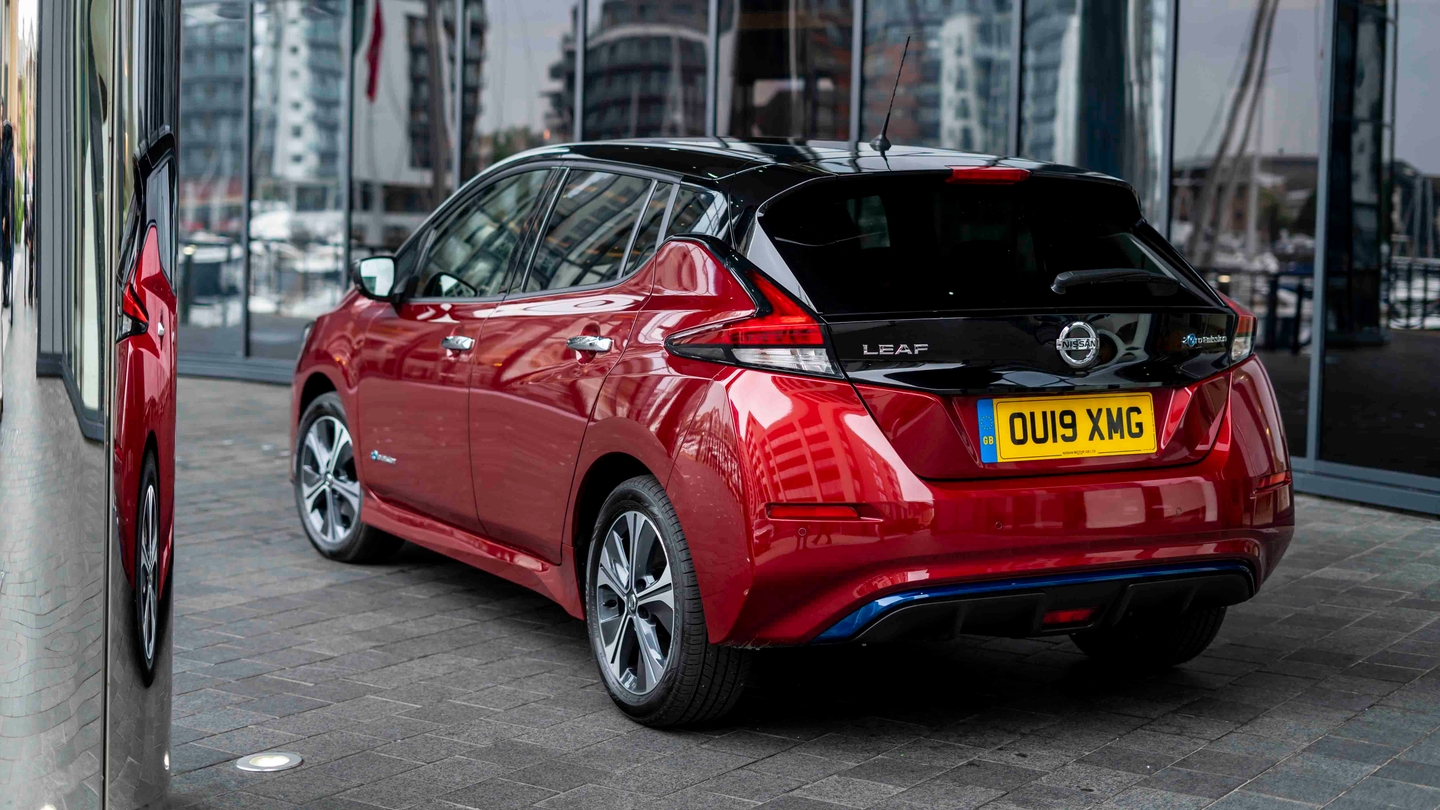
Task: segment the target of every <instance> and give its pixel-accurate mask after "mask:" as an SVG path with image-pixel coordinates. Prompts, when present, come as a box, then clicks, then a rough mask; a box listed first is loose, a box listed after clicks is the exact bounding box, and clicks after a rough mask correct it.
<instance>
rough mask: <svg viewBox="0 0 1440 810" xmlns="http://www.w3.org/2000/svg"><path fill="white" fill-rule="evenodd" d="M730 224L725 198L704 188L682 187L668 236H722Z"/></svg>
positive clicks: (666, 233)
mask: <svg viewBox="0 0 1440 810" xmlns="http://www.w3.org/2000/svg"><path fill="white" fill-rule="evenodd" d="M728 223H729V210H728V207H727V206H726V205H725V198H724V197H721V196H720V195H719V194H716V193H715V192H713V191H706V190H705V189H703V188H692V187H690V186H681V187H680V193H679V194H677V195H676V196H675V210H674V211H673V212H672V213H671V214H670V225H669V226H668V227H667V228H665V235H666V236H674V235H675V234H677V233H699V234H706V235H709V236H720V235H721V234H723V233H724V232H725V226H726V225H727V224H728Z"/></svg>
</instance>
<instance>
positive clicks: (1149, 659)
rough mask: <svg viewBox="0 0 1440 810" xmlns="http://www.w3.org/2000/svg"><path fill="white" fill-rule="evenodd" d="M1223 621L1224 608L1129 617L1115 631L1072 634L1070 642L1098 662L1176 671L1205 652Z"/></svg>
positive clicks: (1193, 608)
mask: <svg viewBox="0 0 1440 810" xmlns="http://www.w3.org/2000/svg"><path fill="white" fill-rule="evenodd" d="M1224 621H1225V608H1224V607H1223V606H1222V607H1192V608H1190V609H1189V610H1186V611H1184V612H1183V613H1165V614H1158V615H1155V614H1136V615H1131V616H1126V617H1125V618H1124V619H1121V620H1120V621H1119V622H1118V623H1117V624H1115V625H1114V626H1113V627H1106V628H1102V629H1098V630H1084V631H1081V632H1079V633H1071V634H1070V638H1071V640H1073V641H1074V642H1075V646H1077V647H1079V648H1080V650H1081V651H1082V652H1084V653H1085V654H1086V655H1088V656H1090V657H1091V658H1095V659H1097V660H1101V661H1107V662H1113V663H1117V664H1126V665H1138V666H1144V667H1151V668H1163V667H1173V666H1175V665H1177V664H1183V663H1185V662H1186V661H1189V660H1190V659H1192V658H1194V657H1195V656H1197V655H1199V654H1200V653H1202V652H1204V651H1205V648H1206V647H1209V646H1210V642H1212V641H1214V640H1215V635H1216V634H1217V633H1219V632H1220V625H1221V623H1222V622H1224Z"/></svg>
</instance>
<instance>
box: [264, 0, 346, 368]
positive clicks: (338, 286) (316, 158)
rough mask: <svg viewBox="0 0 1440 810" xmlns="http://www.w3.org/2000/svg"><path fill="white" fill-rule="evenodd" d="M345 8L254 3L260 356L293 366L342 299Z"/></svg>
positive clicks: (296, 1)
mask: <svg viewBox="0 0 1440 810" xmlns="http://www.w3.org/2000/svg"><path fill="white" fill-rule="evenodd" d="M344 18H345V14H344V9H343V7H341V6H340V5H339V4H338V3H335V2H333V0H263V1H260V2H256V3H255V5H254V17H253V26H254V31H253V35H254V50H253V53H252V56H253V59H254V77H253V79H252V81H253V85H252V88H251V89H252V92H253V95H254V98H253V106H252V110H251V123H252V125H253V127H254V133H253V142H252V144H251V159H252V161H253V163H252V165H251V180H250V183H251V186H250V195H251V196H250V298H249V301H248V302H247V304H246V306H247V308H248V311H249V313H250V334H249V336H248V338H249V347H250V352H249V353H250V354H251V355H253V356H256V357H269V358H273V359H277V360H293V359H294V358H295V356H296V355H297V354H298V353H299V352H300V337H301V333H302V331H303V330H304V328H305V325H306V324H307V323H309V322H310V321H313V320H314V319H315V318H316V317H317V316H319V315H322V314H324V313H326V312H328V311H330V309H331V308H332V307H334V306H335V305H336V304H337V303H339V301H340V296H342V295H344V293H345V290H346V289H348V287H349V284H348V282H347V280H346V276H345V272H344V263H345V209H344V199H343V196H342V193H343V191H344V187H343V186H342V178H341V171H340V146H341V141H342V140H343V139H344V137H345V123H344V117H343V116H342V113H341V105H340V100H341V92H340V91H341V88H342V87H343V86H344V83H345V63H344V62H343V61H342V60H341V57H340V54H341V46H342V44H343V40H342V37H343V35H344V27H343V26H342V23H343V22H344Z"/></svg>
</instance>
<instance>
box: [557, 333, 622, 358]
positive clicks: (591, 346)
mask: <svg viewBox="0 0 1440 810" xmlns="http://www.w3.org/2000/svg"><path fill="white" fill-rule="evenodd" d="M614 345H615V341H613V340H611V339H610V338H607V337H596V336H595V335H576V336H575V337H572V338H570V339H569V340H567V341H565V347H566V348H569V349H574V350H575V351H577V352H593V353H595V354H604V353H605V352H608V351H610V347H611V346H614Z"/></svg>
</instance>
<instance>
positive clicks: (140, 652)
mask: <svg viewBox="0 0 1440 810" xmlns="http://www.w3.org/2000/svg"><path fill="white" fill-rule="evenodd" d="M135 492H136V497H135V524H134V525H135V535H134V537H133V538H132V541H133V542H132V543H131V544H130V550H131V552H132V557H131V560H130V564H131V566H132V567H131V569H130V570H131V572H132V577H131V588H130V590H131V594H132V596H131V604H132V606H133V613H132V618H133V620H134V622H135V634H134V637H135V656H136V662H137V664H138V665H139V668H140V681H141V683H142V684H144V685H145V686H149V685H150V684H151V683H153V682H154V680H155V662H156V660H157V659H158V658H159V655H160V636H161V633H162V632H163V631H164V629H165V622H164V620H163V615H164V607H165V605H164V603H163V602H162V601H161V598H160V591H161V590H162V589H161V585H160V556H161V548H160V546H161V543H162V542H163V541H162V529H161V526H162V523H163V521H162V520H161V516H160V504H161V503H163V500H162V499H161V497H160V474H159V471H158V469H157V465H156V463H155V456H154V455H153V454H151V453H150V452H149V451H147V452H146V453H145V461H144V462H143V463H142V464H141V466H140V486H139V487H137V488H136V490H135Z"/></svg>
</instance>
